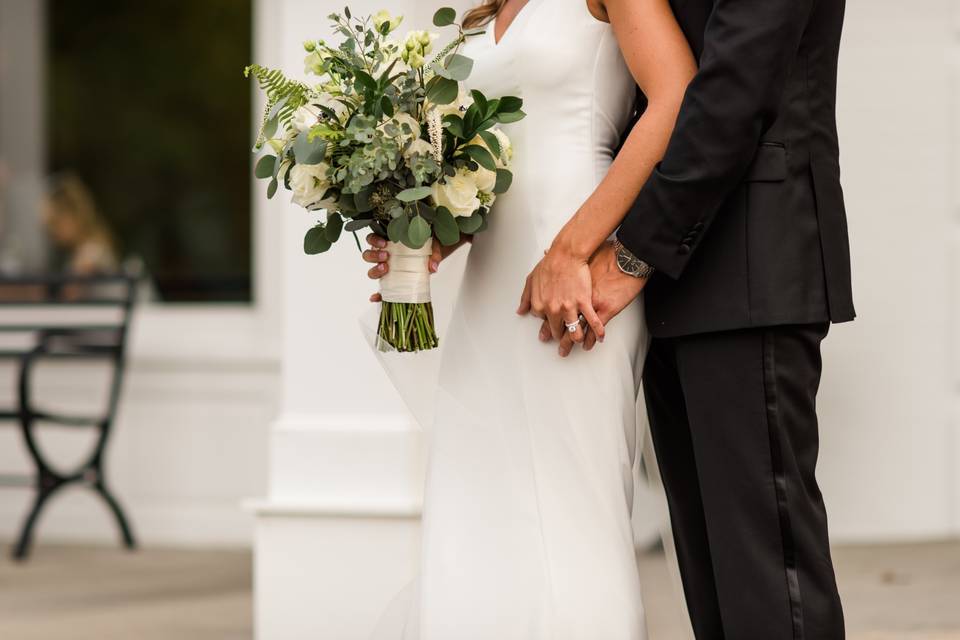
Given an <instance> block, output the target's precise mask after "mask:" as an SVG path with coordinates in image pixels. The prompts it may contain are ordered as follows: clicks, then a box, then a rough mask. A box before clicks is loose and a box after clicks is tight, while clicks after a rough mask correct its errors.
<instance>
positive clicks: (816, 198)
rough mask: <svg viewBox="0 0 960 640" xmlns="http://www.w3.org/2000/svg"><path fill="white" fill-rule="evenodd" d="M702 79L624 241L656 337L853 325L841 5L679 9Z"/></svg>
mask: <svg viewBox="0 0 960 640" xmlns="http://www.w3.org/2000/svg"><path fill="white" fill-rule="evenodd" d="M671 2H672V4H673V8H674V12H675V13H676V16H677V19H678V21H679V22H680V26H681V28H682V29H683V31H684V33H685V34H686V36H687V38H688V40H689V42H690V45H691V47H692V48H693V51H694V54H695V56H696V57H697V58H698V59H699V64H700V69H699V72H698V73H697V75H696V77H695V78H694V79H693V81H692V82H691V84H690V86H689V88H688V89H687V93H686V96H685V98H684V101H683V106H682V107H681V110H680V115H679V118H678V120H677V126H676V129H675V130H674V132H673V136H672V138H671V140H670V144H669V146H668V148H667V151H666V154H665V155H664V158H663V161H662V162H661V163H660V164H659V165H658V167H657V169H656V170H655V171H654V173H653V175H652V176H651V177H650V180H649V181H648V182H647V184H646V185H645V186H644V188H643V190H642V191H641V193H640V195H639V196H638V198H637V200H636V203H635V204H634V206H633V208H632V209H631V211H630V212H629V214H628V215H627V217H626V218H625V219H624V221H623V224H622V226H621V227H620V230H619V231H618V237H619V239H620V240H621V242H623V244H624V245H625V246H626V247H627V248H628V249H629V250H630V251H632V252H633V253H634V254H635V255H636V256H637V257H639V258H641V259H643V260H646V261H647V262H649V263H650V264H652V265H653V266H655V267H656V268H657V273H656V274H655V275H654V276H653V278H651V281H650V283H649V284H648V286H647V290H646V304H647V318H648V322H649V324H650V330H651V332H652V333H653V335H654V336H660V337H669V336H679V335H690V334H696V333H704V332H711V331H722V330H727V329H740V328H747V327H762V326H772V325H779V324H795V323H813V322H823V321H827V320H831V321H833V322H844V321H848V320H852V319H853V318H854V315H855V314H854V309H853V301H852V293H851V285H850V250H849V243H848V239H847V222H846V214H845V211H844V204H843V192H842V190H841V187H840V165H839V145H838V141H837V127H836V115H835V106H836V88H837V58H838V54H839V49H840V33H841V30H842V26H843V14H844V0H671Z"/></svg>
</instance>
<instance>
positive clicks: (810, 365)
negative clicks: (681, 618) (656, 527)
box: [643, 324, 844, 640]
mask: <svg viewBox="0 0 960 640" xmlns="http://www.w3.org/2000/svg"><path fill="white" fill-rule="evenodd" d="M828 328H829V325H827V324H817V325H802V326H782V327H770V328H761V329H745V330H739V331H729V332H722V333H712V334H701V335H694V336H687V337H681V338H664V339H654V340H653V343H652V345H651V348H650V353H649V355H648V357H647V362H646V367H645V370H644V376H643V387H644V393H645V397H646V402H647V410H648V412H649V415H650V423H651V430H652V434H653V443H654V447H655V448H656V452H657V457H658V459H659V463H660V472H661V475H662V479H663V486H664V488H665V490H666V494H667V501H668V504H669V506H670V518H671V522H672V525H673V532H674V537H675V542H676V549H677V555H678V558H679V564H680V573H681V577H682V580H683V586H684V591H685V594H686V600H687V605H688V608H689V611H690V617H691V619H692V622H693V628H694V632H695V633H696V636H697V640H842V639H843V637H844V624H843V612H842V609H841V605H840V596H839V594H838V593H837V585H836V579H835V577H834V571H833V563H832V560H831V558H830V548H829V542H828V538H827V517H826V511H825V509H824V505H823V500H822V497H821V494H820V489H819V487H818V486H817V481H816V477H815V468H816V463H817V452H818V448H819V438H818V432H817V414H816V397H817V389H818V387H819V384H820V371H821V358H820V343H821V341H822V340H823V338H824V337H825V336H826V333H827V330H828Z"/></svg>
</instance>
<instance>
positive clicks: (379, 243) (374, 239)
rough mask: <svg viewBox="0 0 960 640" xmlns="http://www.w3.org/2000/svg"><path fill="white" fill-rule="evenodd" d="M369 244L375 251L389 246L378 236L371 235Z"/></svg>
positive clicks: (368, 238) (368, 236)
mask: <svg viewBox="0 0 960 640" xmlns="http://www.w3.org/2000/svg"><path fill="white" fill-rule="evenodd" d="M367 244H369V245H370V246H371V247H374V248H375V249H384V248H386V246H387V241H386V240H384V239H383V238H381V237H380V236H378V235H377V234H375V233H371V234H368V235H367Z"/></svg>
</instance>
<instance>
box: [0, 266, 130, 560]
mask: <svg viewBox="0 0 960 640" xmlns="http://www.w3.org/2000/svg"><path fill="white" fill-rule="evenodd" d="M137 280H138V278H137V276H136V274H118V275H110V276H95V277H58V276H43V277H18V278H3V277H0V334H2V336H3V337H6V338H11V339H12V338H19V339H20V340H21V341H22V342H23V343H24V344H23V345H14V346H0V362H2V361H6V362H8V363H10V364H12V367H13V369H14V371H15V375H16V396H17V398H16V406H14V407H0V422H9V423H13V424H15V425H18V426H19V429H20V433H21V434H22V437H23V442H24V445H25V447H26V450H27V453H28V454H29V457H30V460H31V462H32V464H33V466H34V472H33V473H32V474H30V475H26V476H16V475H2V474H0V487H32V488H33V489H34V491H35V494H34V498H33V504H32V506H31V508H30V510H29V512H28V513H27V515H26V519H25V521H24V522H23V526H22V529H21V531H20V534H19V536H18V539H17V541H16V544H15V546H14V549H13V557H14V558H16V559H18V560H22V559H25V558H26V557H27V555H28V554H29V552H30V545H31V541H32V539H33V534H34V529H35V527H36V524H37V519H38V517H39V516H40V513H41V511H42V510H43V508H44V505H46V503H47V502H48V501H49V500H50V498H51V497H52V496H53V495H54V494H56V493H57V492H58V491H60V490H61V489H63V488H65V487H67V486H70V485H84V486H87V487H89V488H90V489H91V490H93V491H94V492H95V493H96V494H97V495H99V496H100V497H101V498H102V499H103V500H104V501H105V502H106V504H107V506H108V507H109V509H110V511H111V512H112V513H113V515H114V516H115V518H116V521H117V524H118V525H119V527H120V532H121V534H122V536H123V542H124V544H125V545H126V547H127V548H130V549H132V548H134V547H135V546H136V542H135V540H134V536H133V532H132V531H131V528H130V524H129V521H128V519H127V517H126V515H125V514H124V512H123V509H122V508H121V506H120V504H119V502H117V499H116V498H115V497H114V496H113V494H112V493H111V492H110V490H109V489H108V488H107V485H106V480H105V478H104V451H105V449H106V447H107V443H108V440H109V438H110V432H111V429H112V427H113V423H114V418H115V416H116V413H117V405H118V402H119V398H120V388H121V383H122V381H123V373H124V362H125V351H126V342H127V331H128V327H129V324H130V317H131V315H132V312H133V305H134V299H135V295H136V289H137ZM83 308H86V309H87V310H91V311H92V310H93V309H99V310H100V312H106V313H110V314H112V315H113V316H114V318H113V319H111V320H110V321H108V322H101V321H97V322H85V321H83V320H82V319H81V318H80V316H81V315H82V312H80V311H79V310H80V309H83ZM98 313H99V312H98ZM44 315H45V316H46V318H48V319H49V320H44V321H38V322H31V321H29V320H30V317H40V316H44ZM88 315H89V314H88ZM23 316H27V320H28V321H26V322H24V320H23ZM51 316H55V317H51ZM47 360H58V361H89V360H98V361H103V362H106V363H107V364H108V366H109V367H110V388H109V392H108V397H107V402H106V404H107V406H106V407H105V409H104V411H103V413H102V414H100V415H94V416H84V415H73V414H70V413H57V412H50V411H44V410H43V409H41V408H39V406H38V404H37V403H36V402H35V399H34V398H33V395H34V394H33V389H32V387H31V380H32V376H33V372H34V370H35V368H36V366H37V364H38V363H40V362H42V361H47ZM43 423H46V424H48V425H51V424H52V425H58V426H61V427H65V428H77V429H94V430H95V434H96V437H95V441H94V447H93V451H92V453H91V454H90V455H89V456H88V457H87V458H86V459H85V460H84V461H83V462H82V463H81V464H80V465H78V466H77V467H75V468H74V469H72V470H71V471H69V472H64V471H60V470H57V469H56V468H55V466H54V465H52V464H50V462H49V461H48V458H47V457H46V456H45V455H44V453H43V451H42V450H41V448H40V446H39V443H38V439H37V430H38V429H39V428H41V426H42V424H43Z"/></svg>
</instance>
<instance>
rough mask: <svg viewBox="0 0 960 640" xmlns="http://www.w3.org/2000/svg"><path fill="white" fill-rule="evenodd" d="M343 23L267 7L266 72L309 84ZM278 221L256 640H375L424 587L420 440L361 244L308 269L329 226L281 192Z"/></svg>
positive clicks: (419, 14) (422, 8)
mask: <svg viewBox="0 0 960 640" xmlns="http://www.w3.org/2000/svg"><path fill="white" fill-rule="evenodd" d="M349 4H350V9H351V11H353V12H354V14H356V15H363V14H366V13H373V12H375V11H377V10H379V9H381V8H383V7H385V6H387V7H388V8H389V10H390V11H391V12H393V13H402V14H404V15H405V16H406V21H405V23H404V25H403V26H402V27H401V29H400V31H401V33H402V32H404V31H406V30H407V29H416V28H423V29H426V28H430V15H431V14H432V11H433V10H434V9H435V8H437V7H435V6H433V5H430V6H427V5H425V4H424V3H422V2H414V1H413V0H403V1H399V2H398V1H394V2H392V3H386V4H384V3H382V2H380V1H379V0H376V1H375V0H354V1H351V2H350V3H349ZM460 4H461V5H462V4H463V2H461V3H460ZM340 10H342V7H341V6H340V5H333V4H331V3H326V2H320V3H318V2H316V1H315V0H259V2H258V7H257V17H256V33H257V39H256V59H257V61H258V62H260V63H261V64H267V65H270V66H279V67H281V68H283V70H284V71H285V72H286V73H287V74H288V75H292V76H296V77H300V76H302V74H303V58H304V56H305V53H304V51H303V49H302V47H301V46H300V43H302V42H303V41H305V40H314V39H318V38H328V37H331V36H330V34H329V30H328V24H327V20H326V16H327V15H328V14H329V13H330V12H331V11H340ZM262 186H263V185H261V187H262ZM257 197H258V198H261V199H262V198H264V197H265V195H264V190H263V188H260V189H259V190H258V193H257ZM281 200H282V201H281ZM268 208H269V209H270V210H271V211H270V213H269V214H268V215H267V216H266V219H267V220H268V221H269V220H272V222H267V224H271V223H272V224H275V225H282V226H283V229H284V232H283V238H282V241H281V242H282V245H281V247H280V248H279V250H280V251H282V258H281V261H282V268H281V269H279V275H280V277H282V279H283V283H284V290H283V295H282V300H283V301H282V308H283V316H284V319H283V322H282V327H283V329H282V336H283V341H284V345H283V398H282V411H281V414H280V416H279V417H278V418H277V420H276V421H275V423H274V425H273V428H272V431H271V438H270V453H269V455H270V491H269V495H268V497H267V499H266V500H264V501H263V502H262V503H260V504H258V505H256V511H257V516H258V517H257V522H258V524H257V536H256V632H257V638H258V640H299V639H301V638H303V639H304V640H306V639H311V640H313V639H315V638H336V639H337V640H353V639H358V640H360V639H365V638H366V637H367V636H368V635H369V633H370V632H371V631H372V629H373V627H374V625H375V623H376V621H377V617H378V615H379V614H380V613H381V612H382V611H383V609H384V608H385V607H386V605H387V603H388V602H389V600H390V599H391V598H392V597H393V596H394V595H395V594H397V593H398V591H399V590H400V589H401V588H402V587H403V586H404V585H405V584H406V583H407V582H408V581H409V580H410V579H411V578H413V576H414V575H415V570H416V564H417V558H418V545H419V514H420V502H421V491H422V483H423V480H422V476H423V455H422V445H421V434H420V431H419V429H418V428H417V427H416V426H415V425H414V423H413V422H412V420H411V419H410V418H409V417H408V415H407V413H406V411H405V410H404V408H403V406H402V404H401V402H400V400H399V399H398V397H397V395H396V393H395V391H394V389H393V387H392V386H391V384H390V383H389V381H388V380H387V378H386V376H385V375H384V373H383V372H382V371H381V369H380V367H379V364H378V363H377V362H376V359H375V358H374V355H373V354H372V353H371V351H370V349H369V347H368V346H367V345H366V343H365V342H364V340H363V338H362V334H361V331H360V328H359V325H358V322H357V319H358V318H359V317H360V315H361V314H362V313H363V312H364V311H366V310H367V309H368V307H369V302H367V297H368V295H369V293H371V292H372V291H373V290H374V289H375V287H374V286H373V285H371V283H370V281H369V280H367V279H366V277H365V271H366V269H365V268H364V266H363V264H362V263H361V261H360V258H359V255H358V252H357V248H356V245H355V244H354V242H353V240H352V238H350V237H345V238H344V239H343V240H342V241H341V242H340V243H339V245H338V246H336V247H334V249H333V250H332V251H330V252H329V253H327V254H324V255H321V256H306V255H304V254H303V249H302V243H303V234H304V232H305V231H306V230H307V229H308V228H309V227H310V226H311V225H312V224H313V222H314V221H315V220H316V219H318V215H317V214H313V213H307V212H305V211H303V210H302V209H298V208H296V207H294V206H291V205H289V204H288V202H287V197H286V196H285V195H284V193H283V192H282V191H281V192H280V194H279V195H278V196H277V202H274V203H271V204H270V205H268ZM272 250H273V249H270V248H267V252H268V253H269V252H270V251H272Z"/></svg>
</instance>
